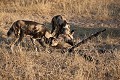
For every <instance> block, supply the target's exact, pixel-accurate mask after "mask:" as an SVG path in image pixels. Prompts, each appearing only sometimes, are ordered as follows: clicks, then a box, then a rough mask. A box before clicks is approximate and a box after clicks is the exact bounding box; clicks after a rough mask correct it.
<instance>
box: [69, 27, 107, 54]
mask: <svg viewBox="0 0 120 80" xmlns="http://www.w3.org/2000/svg"><path fill="white" fill-rule="evenodd" d="M104 31H106V29H104V30H101V31H99V32H96V33H95V34H93V35H91V36H89V37H87V38H86V39H83V40H82V41H80V42H78V43H77V44H76V45H74V46H73V47H71V48H69V52H72V51H73V50H74V48H76V47H78V46H80V45H81V44H84V43H85V42H87V41H88V40H91V39H92V38H94V37H97V36H98V35H99V34H100V33H102V32H104Z"/></svg>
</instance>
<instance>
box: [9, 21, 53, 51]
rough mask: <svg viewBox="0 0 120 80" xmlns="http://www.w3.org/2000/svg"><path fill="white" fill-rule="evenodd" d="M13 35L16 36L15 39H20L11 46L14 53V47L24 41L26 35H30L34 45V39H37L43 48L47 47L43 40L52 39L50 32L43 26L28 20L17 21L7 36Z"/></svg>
mask: <svg viewBox="0 0 120 80" xmlns="http://www.w3.org/2000/svg"><path fill="white" fill-rule="evenodd" d="M11 34H15V37H16V38H18V40H17V39H16V41H15V42H14V43H13V44H12V46H11V49H12V51H13V46H14V45H18V44H19V43H20V42H21V41H22V39H23V37H24V35H30V36H31V40H32V43H33V44H34V41H33V39H36V40H37V41H38V42H39V43H40V44H41V45H42V46H43V47H45V46H44V44H43V41H42V38H43V37H44V38H47V39H48V38H50V37H52V35H51V33H50V31H49V30H48V29H47V28H46V27H45V26H44V25H43V24H40V23H38V22H34V21H27V20H17V21H15V22H14V23H13V24H12V26H11V28H10V29H9V31H8V32H7V36H8V37H10V36H11Z"/></svg>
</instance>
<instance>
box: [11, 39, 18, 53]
mask: <svg viewBox="0 0 120 80" xmlns="http://www.w3.org/2000/svg"><path fill="white" fill-rule="evenodd" d="M17 40H18V38H16V40H15V41H14V42H13V43H11V45H10V46H11V50H12V52H14V50H13V48H14V45H15V42H16V41H17Z"/></svg>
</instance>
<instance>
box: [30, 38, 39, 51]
mask: <svg viewBox="0 0 120 80" xmlns="http://www.w3.org/2000/svg"><path fill="white" fill-rule="evenodd" d="M30 39H31V41H32V44H33V47H34V48H35V50H36V51H38V49H37V46H36V44H35V40H36V39H33V38H30Z"/></svg>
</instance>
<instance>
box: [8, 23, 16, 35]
mask: <svg viewBox="0 0 120 80" xmlns="http://www.w3.org/2000/svg"><path fill="white" fill-rule="evenodd" d="M15 25H16V22H14V23H13V24H12V26H11V27H10V29H9V30H8V32H7V37H10V36H11V35H12V34H15V33H14V32H15V31H14V26H15Z"/></svg>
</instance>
